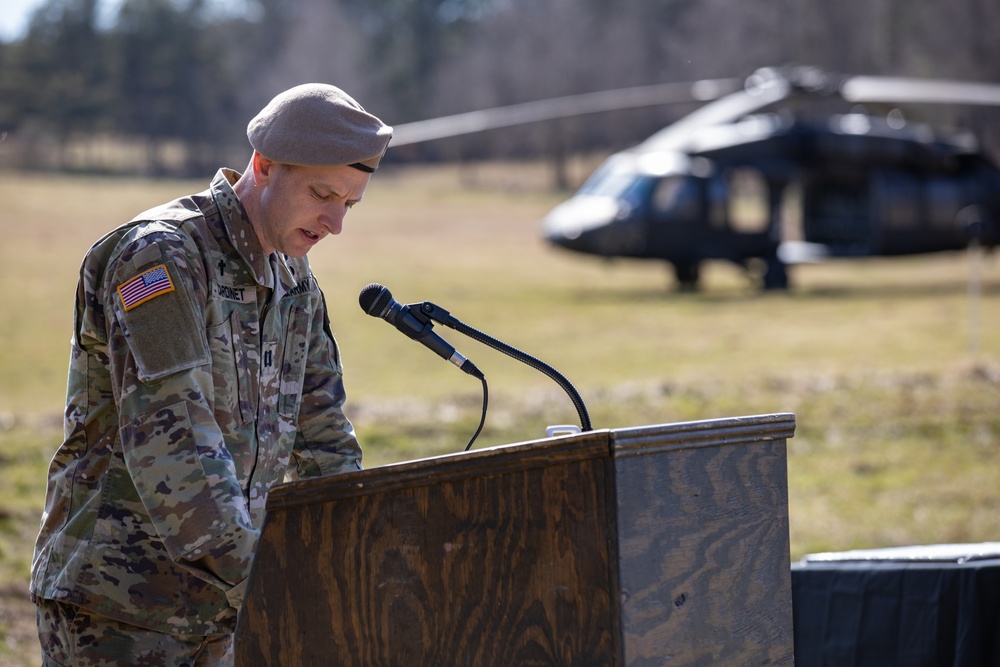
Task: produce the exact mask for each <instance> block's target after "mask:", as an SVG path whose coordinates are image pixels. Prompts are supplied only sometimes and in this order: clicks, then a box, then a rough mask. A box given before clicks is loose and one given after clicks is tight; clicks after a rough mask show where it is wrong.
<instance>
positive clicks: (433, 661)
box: [237, 434, 620, 667]
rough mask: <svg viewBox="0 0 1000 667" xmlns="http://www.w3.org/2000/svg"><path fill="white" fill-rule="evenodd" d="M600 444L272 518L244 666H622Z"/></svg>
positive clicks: (249, 613)
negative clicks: (584, 453)
mask: <svg viewBox="0 0 1000 667" xmlns="http://www.w3.org/2000/svg"><path fill="white" fill-rule="evenodd" d="M603 439H604V445H603V447H601V448H600V449H599V450H597V451H600V452H601V453H602V454H603V456H600V457H593V456H591V457H580V456H574V457H571V458H572V459H575V460H570V461H569V462H560V461H559V459H558V457H556V458H555V459H554V460H553V459H548V460H543V459H539V460H538V461H537V462H536V465H528V466H525V465H524V463H525V457H527V458H528V459H530V458H531V457H532V449H531V448H526V449H524V450H523V451H521V452H520V453H521V454H522V456H521V457H519V459H518V460H519V464H518V465H513V464H511V462H510V461H508V462H507V465H505V464H504V462H503V461H502V459H504V458H506V457H504V456H501V457H499V459H494V460H491V464H493V465H492V466H491V471H490V472H489V473H484V471H483V470H482V469H478V470H476V474H471V475H469V474H460V472H459V471H458V470H453V471H452V472H453V473H454V474H451V475H448V474H445V475H443V477H444V478H445V479H444V481H441V480H436V479H435V480H428V481H427V483H424V482H420V483H416V484H412V485H410V486H403V487H401V486H400V485H398V484H394V483H382V484H373V485H368V486H371V487H376V486H377V487H380V489H381V490H382V491H386V490H387V491H386V492H378V491H376V492H373V493H364V494H357V493H353V492H351V493H347V494H346V495H347V497H345V498H342V499H340V500H332V499H331V500H327V501H325V502H322V503H305V504H302V505H299V506H297V507H290V508H286V509H282V510H278V511H275V512H272V513H270V514H269V521H270V522H271V525H269V526H268V527H267V529H266V532H267V533H268V534H269V535H270V539H268V540H264V541H263V542H262V544H261V548H260V551H259V553H258V555H257V561H256V562H255V571H254V576H253V577H252V580H253V581H252V585H251V591H250V593H249V595H248V604H247V607H246V609H245V610H244V616H243V617H241V619H240V624H241V628H242V631H241V632H239V633H238V640H237V641H238V646H237V652H238V654H239V655H240V656H241V657H240V660H239V661H238V664H240V665H290V664H295V665H324V666H325V665H330V664H337V665H345V666H347V665H366V666H369V667H371V666H377V665H400V666H402V665H497V666H501V665H503V666H509V665H610V664H616V663H617V662H618V661H619V658H618V654H619V653H620V645H619V642H618V640H617V639H616V637H615V631H616V621H615V619H616V616H617V615H616V612H615V611H614V609H613V604H614V603H615V602H616V600H615V599H614V597H613V591H614V590H616V588H617V584H616V582H615V581H614V577H615V574H616V570H615V567H613V566H612V564H611V555H610V549H611V544H612V542H613V535H612V534H611V532H610V531H609V526H610V525H612V524H611V521H610V520H609V518H608V516H607V515H606V513H607V512H608V511H609V508H611V507H613V502H611V499H610V498H609V495H608V488H607V487H608V480H607V479H606V476H607V472H608V465H607V462H608V456H607V451H608V448H607V434H604V436H603ZM578 453H579V452H577V454H578ZM506 454H508V455H513V454H515V453H514V452H509V453H506ZM417 467H419V466H417ZM473 468H475V465H473ZM504 469H507V470H508V471H506V472H504ZM396 472H399V473H400V474H402V475H404V476H406V475H407V474H408V473H409V472H412V469H407V468H405V467H403V468H401V469H399V470H397V471H396ZM345 488H346V487H345ZM348 490H349V489H348ZM264 600H267V601H268V603H267V607H268V609H267V610H265V609H264V608H263V604H262V601H264ZM255 601H261V604H258V603H257V602H255ZM275 608H277V609H283V610H284V611H283V612H282V613H281V614H280V615H278V616H277V617H276V616H275V614H273V613H268V611H269V610H271V609H275ZM275 623H277V627H275V626H274V624H275ZM244 626H245V627H244ZM309 638H321V639H322V641H315V639H312V640H310V639H309Z"/></svg>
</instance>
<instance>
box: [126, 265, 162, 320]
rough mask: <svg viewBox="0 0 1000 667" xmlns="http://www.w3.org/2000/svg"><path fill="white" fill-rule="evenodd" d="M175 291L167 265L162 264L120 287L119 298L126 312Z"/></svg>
mask: <svg viewBox="0 0 1000 667" xmlns="http://www.w3.org/2000/svg"><path fill="white" fill-rule="evenodd" d="M173 291H174V282H173V280H171V279H170V274H169V273H167V265H166V264H160V265H159V266H154V267H153V268H151V269H149V270H148V271H145V272H143V273H140V274H139V275H137V276H136V277H135V278H132V279H131V280H128V281H126V282H124V283H122V284H121V285H119V286H118V296H119V297H121V300H122V306H124V308H125V310H126V312H127V311H129V310H132V309H133V308H135V307H136V306H138V305H139V304H141V303H146V302H147V301H149V300H150V299H155V298H156V297H158V296H161V295H163V294H167V293H169V292H173Z"/></svg>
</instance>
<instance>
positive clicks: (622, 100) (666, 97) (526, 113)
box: [390, 79, 743, 147]
mask: <svg viewBox="0 0 1000 667" xmlns="http://www.w3.org/2000/svg"><path fill="white" fill-rule="evenodd" d="M742 84H743V82H742V81H741V80H739V79H705V80H702V81H695V82H693V83H690V82H688V83H663V84H656V85H651V86H637V87H634V88H622V89H619V90H606V91H601V92H595V93H584V94H581V95H569V96H566V97H556V98H552V99H548V100H538V101H534V102H525V103H522V104H512V105H510V106H503V107H495V108H492V109H482V110H480V111H470V112H467V113H460V114H454V115H451V116H442V117H440V118H431V119H429V120H420V121H415V122H412V123H402V124H399V125H395V126H394V127H393V136H392V140H391V142H390V145H391V146H393V147H396V146H405V145H407V144H416V143H421V142H424V141H432V140H434V139H445V138H448V137H456V136H461V135H464V134H472V133H474V132H482V131H484V130H492V129H496V128H501V127H511V126H514V125H523V124H527V123H534V122H538V121H542V120H552V119H555V118H567V117H570V116H581V115H585V114H592V113H599V112H602V111H617V110H620V109H632V108H639V107H644V106H656V105H660V104H677V103H682V102H705V101H709V100H714V99H717V98H719V97H721V96H723V95H725V94H727V93H730V92H732V91H734V90H737V89H739V88H741V87H742Z"/></svg>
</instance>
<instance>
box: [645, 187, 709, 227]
mask: <svg viewBox="0 0 1000 667" xmlns="http://www.w3.org/2000/svg"><path fill="white" fill-rule="evenodd" d="M700 202H701V191H700V188H699V187H698V182H697V181H696V180H695V179H693V178H691V177H690V176H667V177H665V178H661V179H659V180H658V181H657V182H656V185H655V186H654V189H653V195H652V199H651V203H652V206H653V215H654V216H655V217H656V218H657V219H659V220H664V219H670V220H675V221H677V220H684V221H688V220H695V219H697V218H698V213H699V211H700V208H701V207H700Z"/></svg>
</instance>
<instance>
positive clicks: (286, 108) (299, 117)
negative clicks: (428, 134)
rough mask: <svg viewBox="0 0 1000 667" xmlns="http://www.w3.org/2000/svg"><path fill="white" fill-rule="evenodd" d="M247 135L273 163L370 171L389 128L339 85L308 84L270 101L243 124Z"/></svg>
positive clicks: (389, 135) (253, 144)
mask: <svg viewBox="0 0 1000 667" xmlns="http://www.w3.org/2000/svg"><path fill="white" fill-rule="evenodd" d="M247 138H248V139H250V145H251V146H253V147H254V150H256V151H257V152H258V153H260V154H261V155H263V156H264V157H266V158H268V159H271V160H274V161H275V162H283V163H285V164H297V165H303V166H315V167H333V166H342V165H350V166H352V167H356V168H358V169H361V170H363V171H368V172H371V171H375V169H376V168H377V167H378V164H379V162H380V161H381V160H382V155H383V154H384V153H385V149H386V147H387V146H388V145H389V140H390V139H391V138H392V128H391V127H389V126H388V125H386V124H385V123H383V122H382V121H381V120H379V119H378V118H376V117H375V116H373V115H371V114H370V113H368V112H367V111H365V110H364V109H363V108H362V107H361V105H360V104H358V103H357V102H355V101H354V99H353V98H352V97H351V96H350V95H348V94H347V93H345V92H344V91H342V90H341V89H340V88H337V87H335V86H331V85H328V84H325V83H306V84H303V85H301V86H295V87H294V88H290V89H288V90H286V91H285V92H283V93H280V94H278V95H277V96H276V97H275V98H274V99H273V100H271V101H270V102H268V104H267V106H265V107H264V108H263V109H261V112H260V113H259V114H257V115H256V116H255V117H254V118H253V120H251V121H250V124H249V125H247Z"/></svg>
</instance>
